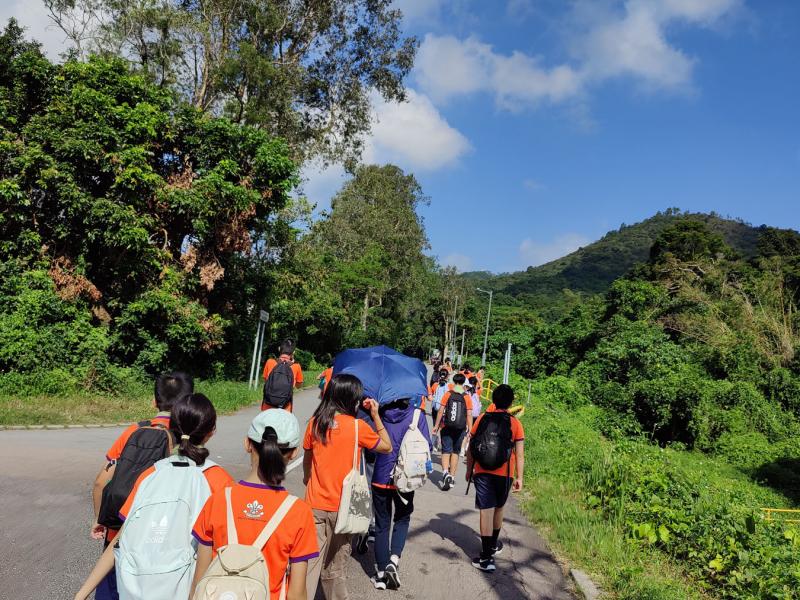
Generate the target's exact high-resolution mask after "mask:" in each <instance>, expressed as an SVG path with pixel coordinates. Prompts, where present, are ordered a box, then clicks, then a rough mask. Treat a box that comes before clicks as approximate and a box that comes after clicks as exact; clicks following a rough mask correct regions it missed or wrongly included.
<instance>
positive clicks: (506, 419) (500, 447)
mask: <svg viewBox="0 0 800 600" xmlns="http://www.w3.org/2000/svg"><path fill="white" fill-rule="evenodd" d="M469 449H470V452H471V453H472V457H473V458H474V459H475V462H477V463H478V464H479V465H480V466H481V467H482V468H484V469H486V470H487V471H494V470H495V469H499V468H500V467H502V466H503V465H504V464H506V463H507V462H509V460H510V459H511V453H512V452H513V450H514V440H513V436H512V433H511V415H509V414H508V413H507V412H490V413H485V414H484V415H483V417H481V420H480V423H478V428H477V429H476V430H475V435H474V436H472V439H470V441H469ZM509 469H510V465H509Z"/></svg>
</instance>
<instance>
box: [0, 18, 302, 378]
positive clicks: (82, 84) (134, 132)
mask: <svg viewBox="0 0 800 600" xmlns="http://www.w3.org/2000/svg"><path fill="white" fill-rule="evenodd" d="M20 36H21V32H20V31H19V28H17V27H15V25H14V24H13V23H12V24H11V25H10V26H9V28H7V29H6V31H5V32H4V33H3V35H2V36H0V64H3V65H6V66H7V69H4V70H3V75H0V177H1V178H2V183H0V231H2V233H0V262H13V263H16V264H18V265H21V266H22V268H24V269H35V270H42V269H43V270H44V271H46V272H48V273H49V276H50V278H51V279H52V281H53V284H54V286H55V291H56V293H57V294H58V296H59V297H60V298H61V299H62V300H63V301H65V302H82V303H86V304H87V305H88V307H89V308H90V310H91V312H92V315H93V319H94V322H95V323H96V324H97V325H101V326H104V327H109V334H110V336H111V338H112V342H113V343H112V355H113V356H114V357H116V358H117V359H119V360H121V361H122V362H123V363H124V364H136V365H138V366H141V367H144V368H147V369H149V370H156V369H162V368H167V367H176V366H184V365H191V366H192V367H194V369H193V370H198V369H202V368H204V367H207V366H208V365H209V363H210V361H211V360H213V358H214V353H215V352H220V351H221V350H222V349H223V348H224V347H225V344H226V342H228V341H231V339H237V336H236V331H237V327H238V326H239V325H240V324H242V323H243V322H244V320H245V319H246V318H249V316H250V313H251V311H252V310H255V308H256V306H257V305H260V304H261V303H262V299H264V298H265V297H266V296H267V287H266V286H267V285H268V283H269V280H268V279H266V278H265V277H263V274H264V271H265V266H266V265H269V264H274V263H275V262H276V261H277V260H279V259H280V256H281V252H282V251H283V248H284V247H285V245H286V244H287V242H288V241H289V240H290V239H291V232H290V231H289V228H288V225H287V224H286V223H285V222H284V221H283V220H282V219H281V217H280V215H281V212H282V211H283V210H285V207H286V206H287V204H288V203H289V201H290V200H289V194H290V192H291V190H292V189H293V187H294V186H295V185H296V183H297V181H298V179H297V167H296V165H295V163H294V162H293V161H292V160H291V159H290V158H289V151H288V148H287V147H286V145H285V144H284V143H283V142H282V141H281V140H279V139H275V138H272V137H270V136H269V134H268V133H266V132H265V131H261V130H256V129H254V128H252V127H246V126H245V127H243V126H240V125H237V124H235V123H232V122H231V121H229V120H228V119H224V118H213V117H211V116H209V115H207V114H203V113H202V112H200V111H198V110H197V109H195V108H193V107H190V106H186V105H184V104H182V103H180V102H178V101H176V99H175V97H174V94H173V93H172V92H171V91H170V90H169V89H167V88H163V87H159V86H156V85H154V84H153V83H151V82H149V81H148V79H147V78H146V77H144V76H142V75H141V74H135V73H131V72H130V70H129V67H128V65H127V64H126V63H125V62H124V61H122V60H120V59H101V58H92V59H90V60H89V61H88V62H87V63H80V62H76V61H74V60H69V61H67V62H66V63H65V64H64V65H62V66H54V65H51V64H50V63H49V62H48V61H47V60H46V59H45V58H44V57H43V56H42V55H41V53H40V51H39V50H38V48H37V47H36V46H35V45H31V44H27V43H25V42H23V41H22V40H21V37H20ZM5 73H8V74H9V76H7V77H6V76H5ZM232 290H236V292H235V293H232ZM61 312H63V313H66V312H68V311H61ZM233 350H234V351H235V350H236V348H233ZM233 366H235V365H233Z"/></svg>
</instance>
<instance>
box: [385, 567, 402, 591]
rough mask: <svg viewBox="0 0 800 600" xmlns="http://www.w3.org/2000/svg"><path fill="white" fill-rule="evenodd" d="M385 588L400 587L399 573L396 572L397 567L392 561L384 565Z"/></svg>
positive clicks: (394, 588)
mask: <svg viewBox="0 0 800 600" xmlns="http://www.w3.org/2000/svg"><path fill="white" fill-rule="evenodd" d="M385 578H386V589H387V590H396V589H399V588H400V575H399V574H398V573H397V567H396V566H395V565H394V563H389V564H388V565H386V574H385Z"/></svg>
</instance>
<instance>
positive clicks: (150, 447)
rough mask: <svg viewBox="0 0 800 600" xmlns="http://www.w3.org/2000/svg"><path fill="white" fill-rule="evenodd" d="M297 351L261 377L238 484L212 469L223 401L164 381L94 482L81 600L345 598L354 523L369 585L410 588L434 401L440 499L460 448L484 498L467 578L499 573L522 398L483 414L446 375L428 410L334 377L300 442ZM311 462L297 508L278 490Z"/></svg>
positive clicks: (458, 379)
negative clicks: (410, 544)
mask: <svg viewBox="0 0 800 600" xmlns="http://www.w3.org/2000/svg"><path fill="white" fill-rule="evenodd" d="M293 351H294V348H293V344H292V343H291V342H289V341H287V342H285V343H284V344H282V346H281V348H280V354H279V356H278V357H277V359H272V360H271V361H269V362H268V363H267V365H266V366H265V369H264V377H265V395H264V403H263V404H262V411H261V412H260V413H259V414H258V415H256V417H255V418H254V419H253V421H252V422H251V424H250V426H249V429H248V430H247V432H243V435H244V443H243V451H244V452H246V453H247V454H248V455H249V457H250V469H249V472H248V474H247V475H246V476H245V477H244V478H243V479H241V480H239V481H238V482H236V481H234V480H233V478H232V477H231V476H230V475H229V474H228V472H227V471H226V470H225V468H224V467H222V466H220V465H217V464H216V463H214V462H213V461H211V460H210V459H209V452H208V450H207V449H206V444H207V443H208V441H209V440H210V439H211V437H212V436H213V435H214V433H215V431H216V411H215V409H214V406H213V404H212V402H211V401H210V400H209V399H208V398H207V397H206V396H204V395H202V394H198V393H195V392H194V386H193V381H192V379H191V377H189V376H188V375H185V374H183V373H171V374H166V375H162V376H160V377H158V379H157V380H156V383H155V390H154V405H155V408H156V410H157V414H156V415H155V416H154V417H153V418H152V419H150V420H148V421H142V422H140V423H137V424H134V425H131V426H130V427H129V428H128V429H126V430H125V431H124V432H123V433H122V435H121V436H120V437H119V438H118V439H117V440H116V441H115V442H114V444H113V445H112V446H111V448H110V449H109V450H108V452H107V453H106V457H105V461H104V464H103V467H102V469H101V470H100V473H99V474H98V476H97V478H96V481H95V486H94V491H93V503H94V512H95V523H94V524H93V526H92V528H91V535H92V537H94V538H96V539H98V540H103V541H104V543H105V547H106V548H105V551H104V552H103V553H102V555H101V557H100V559H99V560H98V561H97V564H96V565H95V567H94V569H93V570H92V572H91V573H90V575H89V577H88V578H87V580H86V582H85V583H84V585H83V586H82V587H81V589H80V590H79V591H78V593H77V594H76V595H75V598H76V599H78V598H80V599H85V598H88V597H89V595H90V594H91V592H92V591H96V592H95V593H96V595H95V597H96V598H97V599H98V600H105V599H115V598H121V599H122V600H126V599H130V600H160V599H162V598H163V599H165V600H166V599H170V600H172V599H176V598H188V599H194V600H215V599H216V600H229V599H230V600H233V599H235V598H248V599H251V600H259V599H261V600H266V599H267V598H270V599H272V600H306V599H313V598H314V597H315V594H316V591H317V587H318V586H319V587H321V589H322V592H323V593H324V595H325V597H326V598H327V599H328V600H341V599H346V598H347V597H348V592H347V581H346V576H345V574H346V569H347V562H348V558H349V556H350V552H351V543H352V541H353V531H354V530H353V527H352V524H353V523H352V522H353V520H354V519H355V520H358V519H364V518H366V519H367V521H369V520H370V517H371V520H372V522H371V523H370V527H369V534H366V526H365V527H364V531H365V536H364V538H366V537H367V535H368V536H369V537H370V538H371V537H372V536H374V555H375V573H374V575H373V576H372V578H371V581H372V584H373V586H374V587H375V589H376V590H387V589H398V588H400V587H401V578H400V561H401V557H402V554H403V550H404V547H405V543H406V539H407V536H408V532H409V527H410V523H411V517H412V514H413V512H414V500H415V490H416V489H418V487H419V486H420V485H422V483H424V477H423V480H422V481H416V482H415V481H412V479H413V478H414V475H413V472H414V471H413V469H410V470H409V467H408V465H409V463H410V462H413V461H417V462H419V461H420V460H424V459H425V457H427V461H426V464H425V465H423V466H422V469H423V471H422V474H423V476H424V475H425V472H426V471H427V472H430V471H432V470H433V467H432V465H431V463H430V450H431V449H432V448H433V443H432V442H433V436H432V435H431V430H430V429H429V425H428V421H427V416H426V415H425V412H424V408H425V404H426V400H427V401H428V402H429V403H430V404H431V407H432V410H433V416H434V419H433V423H434V426H433V433H435V434H438V436H439V438H440V440H441V446H442V473H443V479H442V482H443V484H442V489H443V490H448V489H450V488H451V487H452V485H453V484H454V483H455V475H456V470H457V467H458V462H459V458H460V454H461V452H460V450H461V447H462V445H463V447H464V450H465V459H466V462H467V478H466V479H467V482H468V485H469V484H470V483H471V484H474V485H475V488H476V507H477V508H478V509H479V510H480V525H479V526H480V534H481V548H480V553H479V554H478V555H477V556H476V558H475V559H474V560H473V562H472V564H473V565H474V566H475V567H476V568H478V569H481V570H483V571H494V570H495V564H494V556H495V555H497V554H498V553H500V552H501V551H502V542H501V541H500V539H499V534H500V530H501V528H502V520H503V507H504V505H505V503H506V500H507V498H508V495H509V491H510V490H512V489H513V490H519V489H521V487H522V476H523V466H524V462H523V461H524V458H523V443H524V442H523V440H524V434H523V431H522V426H521V424H520V423H519V421H518V420H517V419H515V418H514V417H512V416H511V415H509V414H508V408H509V407H510V406H511V403H512V402H513V391H512V390H511V388H510V387H508V386H499V387H498V388H497V389H496V390H495V391H494V394H493V403H492V404H491V405H490V406H489V407H488V408H487V410H486V412H485V413H483V414H481V411H480V408H479V409H478V411H477V413H473V407H474V404H473V401H474V402H477V404H478V406H479V407H480V398H479V396H478V392H476V389H479V388H477V386H479V385H480V380H479V379H478V377H477V376H476V375H473V374H472V373H471V372H469V371H468V370H467V369H462V372H455V373H454V372H452V370H447V369H446V368H445V367H444V366H443V368H442V370H437V372H436V373H435V375H436V381H434V382H433V384H434V385H436V387H437V388H438V387H439V386H442V387H444V388H445V391H444V392H443V393H440V394H439V395H438V400H436V401H434V399H435V398H436V397H437V394H436V392H437V390H436V389H435V388H434V385H432V386H431V388H432V389H431V390H430V391H429V396H428V397H427V398H425V397H421V398H403V399H399V400H395V401H393V402H390V403H387V404H384V405H381V406H379V405H378V402H376V401H375V400H374V399H371V398H367V397H365V394H364V389H363V386H362V383H361V381H360V380H359V379H358V378H357V377H356V376H354V375H348V374H338V375H335V376H333V375H332V374H331V373H328V375H327V378H326V379H325V381H324V382H323V385H321V389H323V390H324V391H323V393H322V394H321V400H320V403H319V405H318V406H317V408H316V410H315V411H314V414H313V416H312V417H311V418H310V420H309V421H308V423H307V425H306V427H305V430H304V431H303V429H302V428H301V425H300V423H299V421H298V419H297V418H296V417H295V416H294V414H293V412H292V408H293V407H292V401H293V397H292V391H293V390H294V389H295V388H296V387H299V384H298V379H299V381H300V382H302V370H300V369H299V365H297V363H295V362H294V359H293ZM464 371H467V372H464ZM442 372H444V373H446V376H445V375H442ZM298 373H299V376H298ZM481 376H482V373H481ZM473 394H474V395H475V396H474V397H473ZM462 404H463V406H462ZM462 412H463V413H464V414H463V415H462V414H461V413H462ZM451 413H452V415H451ZM478 415H479V416H478ZM451 417H452V418H451ZM462 420H463V427H459V425H461V422H462ZM468 436H469V438H470V439H471V441H470V442H469V443H466V442H465V439H467V437H468ZM420 447H421V450H420ZM301 452H302V467H303V482H304V484H305V486H306V492H305V498H304V499H302V500H301V499H298V498H295V497H294V496H292V495H291V494H289V492H288V491H287V490H286V489H285V488H284V487H283V481H284V479H285V477H286V472H287V465H288V464H289V463H290V462H292V461H294V460H295V459H298V458H299V455H300V453H301ZM362 454H366V455H368V456H370V457H371V459H369V460H365V459H363V458H362ZM420 457H421V458H420ZM368 463H369V464H368ZM368 467H369V468H368ZM367 471H368V472H367ZM365 472H366V473H365ZM362 480H363V481H362ZM364 481H366V483H364ZM361 485H366V486H368V488H367V489H368V491H367V492H366V498H365V497H364V496H365V494H364V492H363V489H362V488H360V487H359V486H361ZM370 508H371V510H370ZM365 511H368V514H366V515H365Z"/></svg>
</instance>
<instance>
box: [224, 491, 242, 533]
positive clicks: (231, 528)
mask: <svg viewBox="0 0 800 600" xmlns="http://www.w3.org/2000/svg"><path fill="white" fill-rule="evenodd" d="M232 489H233V488H230V487H226V488H225V508H226V512H227V515H228V545H229V546H230V545H231V544H238V543H239V534H237V533H236V521H234V520H233V503H232V502H231V490H232Z"/></svg>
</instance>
